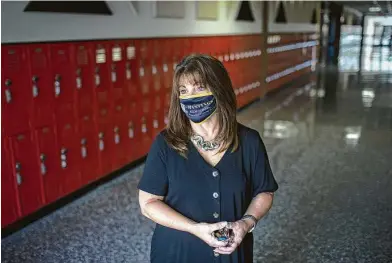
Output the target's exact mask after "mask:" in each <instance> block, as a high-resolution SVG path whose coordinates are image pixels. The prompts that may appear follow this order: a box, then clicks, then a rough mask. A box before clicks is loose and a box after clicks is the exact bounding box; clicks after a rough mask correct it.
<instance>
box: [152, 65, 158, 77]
mask: <svg viewBox="0 0 392 263" xmlns="http://www.w3.org/2000/svg"><path fill="white" fill-rule="evenodd" d="M151 71H152V74H153V75H155V74H157V71H158V70H157V67H156V66H155V65H152V70H151Z"/></svg>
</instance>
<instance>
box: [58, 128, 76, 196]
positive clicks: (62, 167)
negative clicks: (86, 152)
mask: <svg viewBox="0 0 392 263" xmlns="http://www.w3.org/2000/svg"><path fill="white" fill-rule="evenodd" d="M78 146H79V145H78V136H77V134H76V129H75V125H74V124H73V123H67V124H60V125H57V142H56V151H57V155H58V156H59V159H58V161H57V165H58V169H59V173H58V175H59V182H60V184H61V187H62V190H63V193H62V194H63V195H67V194H69V193H71V192H73V191H75V190H76V189H78V188H79V187H80V186H81V178H80V170H79V166H80V159H81V158H80V154H79V147H78Z"/></svg>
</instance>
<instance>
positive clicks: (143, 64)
mask: <svg viewBox="0 0 392 263" xmlns="http://www.w3.org/2000/svg"><path fill="white" fill-rule="evenodd" d="M151 80H152V66H151V64H150V63H148V61H147V60H141V61H140V63H139V85H138V86H139V87H138V89H139V92H138V93H139V94H141V95H143V96H147V95H148V94H150V85H151Z"/></svg>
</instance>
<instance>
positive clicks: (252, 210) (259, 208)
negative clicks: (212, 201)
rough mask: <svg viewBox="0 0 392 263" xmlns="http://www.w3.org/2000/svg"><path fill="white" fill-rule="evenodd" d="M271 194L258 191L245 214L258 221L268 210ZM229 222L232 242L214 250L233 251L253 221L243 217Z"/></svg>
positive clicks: (227, 252) (270, 203)
mask: <svg viewBox="0 0 392 263" xmlns="http://www.w3.org/2000/svg"><path fill="white" fill-rule="evenodd" d="M273 196H274V194H273V193H260V194H258V195H256V196H255V197H254V198H253V200H252V202H251V203H250V205H249V207H248V209H247V210H246V212H245V215H252V216H254V217H255V218H256V219H257V221H259V220H260V219H261V218H263V217H264V216H265V215H266V214H267V213H268V211H269V210H270V208H271V206H272V201H273ZM229 224H230V228H232V229H233V232H234V235H235V236H234V242H233V243H232V244H231V245H230V246H228V247H219V248H216V249H215V250H214V251H215V252H217V253H219V254H231V253H233V251H234V250H236V248H237V247H238V246H239V244H241V242H242V240H243V239H244V237H245V235H246V234H247V233H248V232H249V230H250V229H251V228H252V227H253V224H254V222H253V220H252V219H243V220H238V221H236V222H233V223H229Z"/></svg>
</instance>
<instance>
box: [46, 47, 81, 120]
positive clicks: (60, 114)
mask: <svg viewBox="0 0 392 263" xmlns="http://www.w3.org/2000/svg"><path fill="white" fill-rule="evenodd" d="M50 49H51V61H52V76H51V83H52V85H53V86H52V88H53V90H54V93H55V102H56V104H55V113H56V122H57V123H73V122H74V121H75V117H76V112H75V110H76V107H75V101H76V100H77V98H76V84H77V83H76V81H75V72H76V66H75V60H74V57H75V54H74V52H73V51H74V46H73V44H68V43H65V44H51V46H50Z"/></svg>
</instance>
